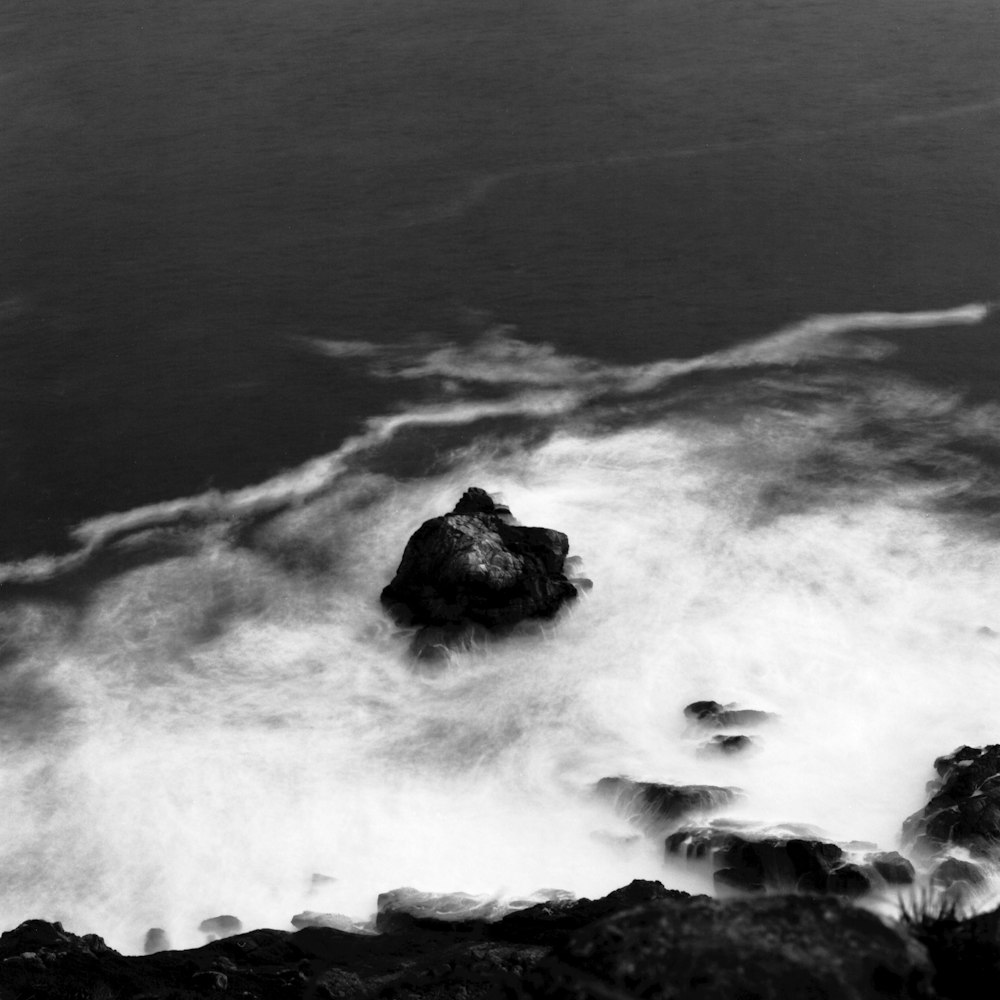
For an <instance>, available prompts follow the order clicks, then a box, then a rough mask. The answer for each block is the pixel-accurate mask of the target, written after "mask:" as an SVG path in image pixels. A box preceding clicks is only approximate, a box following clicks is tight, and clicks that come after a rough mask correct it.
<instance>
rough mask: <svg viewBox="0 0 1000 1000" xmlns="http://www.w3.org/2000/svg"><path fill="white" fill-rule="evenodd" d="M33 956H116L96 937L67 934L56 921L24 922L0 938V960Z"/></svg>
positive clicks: (113, 951)
mask: <svg viewBox="0 0 1000 1000" xmlns="http://www.w3.org/2000/svg"><path fill="white" fill-rule="evenodd" d="M29 952H33V953H37V954H39V955H41V956H42V957H43V958H44V957H45V956H47V955H52V956H58V955H66V954H77V955H91V956H100V955H105V954H108V955H117V954H118V952H116V951H115V950H114V949H113V948H109V947H108V945H107V944H105V943H104V939H103V938H100V937H98V936H97V935H96V934H83V935H79V934H71V933H70V932H69V931H67V930H64V929H63V925H62V924H61V923H59V922H58V921H55V922H52V923H50V922H49V921H47V920H25V921H24V922H23V923H21V924H18V926H17V927H15V928H14V929H13V930H9V931H4V933H3V934H0V958H2V957H5V956H9V955H23V954H26V953H29Z"/></svg>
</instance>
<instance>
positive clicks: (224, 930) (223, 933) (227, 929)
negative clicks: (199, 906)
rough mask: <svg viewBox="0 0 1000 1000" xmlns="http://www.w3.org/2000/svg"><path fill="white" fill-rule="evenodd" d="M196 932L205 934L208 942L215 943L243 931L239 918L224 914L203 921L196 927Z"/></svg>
mask: <svg viewBox="0 0 1000 1000" xmlns="http://www.w3.org/2000/svg"><path fill="white" fill-rule="evenodd" d="M198 930H200V931H203V932H204V933H205V934H207V935H208V936H209V940H210V941H215V940H217V939H218V938H226V937H232V935H233V934H239V932H240V931H241V930H243V921H241V920H240V918H239V917H234V916H232V915H230V914H228V913H224V914H222V915H221V916H218V917H209V918H208V920H203V921H202V922H201V923H200V924H199V925H198Z"/></svg>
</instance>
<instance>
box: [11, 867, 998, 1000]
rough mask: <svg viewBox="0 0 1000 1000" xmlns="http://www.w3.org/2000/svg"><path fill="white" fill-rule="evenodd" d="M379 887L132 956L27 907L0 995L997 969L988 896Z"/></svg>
mask: <svg viewBox="0 0 1000 1000" xmlns="http://www.w3.org/2000/svg"><path fill="white" fill-rule="evenodd" d="M388 895H389V896H391V897H392V900H391V901H390V902H386V901H385V900H382V901H380V906H381V908H380V913H379V917H378V923H377V926H378V932H377V933H351V932H348V931H343V930H338V929H336V928H333V927H322V926H310V927H304V928H302V929H301V930H298V931H294V932H292V931H284V930H266V929H265V930H255V931H251V932H249V933H238V934H234V935H231V936H228V937H224V938H220V939H218V940H216V941H212V942H210V943H209V944H206V945H205V946H203V947H201V948H196V949H191V950H187V951H163V952H158V953H155V954H152V955H144V956H125V955H121V954H119V953H118V952H116V951H114V950H113V949H111V948H109V947H108V946H107V945H106V944H105V943H104V941H103V940H102V939H101V938H99V937H98V936H96V935H93V934H88V935H84V936H78V935H75V934H70V933H67V932H66V931H65V930H63V928H62V927H61V925H60V924H58V923H46V922H44V921H41V920H30V921H27V922H25V923H23V924H22V925H21V926H19V927H18V928H16V929H14V930H11V931H7V932H6V933H4V934H3V935H0V998H2V1000H35V998H37V1000H41V998H46V1000H85V998H86V1000H194V998H197V997H204V996H220V997H223V996H228V997H238V998H242V1000H334V998H336V1000H341V998H344V1000H346V998H358V1000H374V998H399V1000H477V998H482V1000H532V998H547V1000H640V998H643V1000H657V998H662V1000H688V998H690V1000H696V998H697V1000H730V998H737V997H746V998H750V997H753V998H758V1000H788V998H813V997H815V998H831V1000H833V998H838V1000H839V998H844V1000H868V998H872V1000H875V998H890V997H893V998H913V1000H963V998H966V997H973V996H987V995H993V994H994V992H995V991H996V989H997V988H998V987H1000V965H998V959H1000V941H998V934H997V931H998V922H1000V911H995V912H993V913H990V914H985V915H982V916H978V917H973V918H969V919H965V920H962V919H959V918H957V917H955V916H954V914H952V913H949V912H947V911H939V912H935V913H930V912H925V913H922V914H911V915H910V916H909V918H908V919H904V920H903V921H901V922H898V923H894V924H890V923H888V922H885V921H883V920H882V919H881V918H879V917H878V916H876V915H875V914H873V913H871V912H869V911H868V910H866V909H864V908H862V907H860V906H857V905H854V904H852V903H850V902H848V901H845V900H843V899H841V898H838V897H836V896H831V895H814V894H785V893H782V894H775V895H771V894H767V895H758V896H748V897H745V898H732V899H726V900H719V899H712V898H709V897H707V896H690V895H688V894H687V893H683V892H678V891H673V890H668V889H665V888H664V887H663V886H662V885H661V884H660V883H659V882H648V881H646V882H642V881H635V882H632V883H631V884H630V885H628V886H625V887H623V888H621V889H618V890H616V891H615V892H613V893H610V894H609V895H608V896H605V897H603V898H602V899H598V900H587V899H583V900H575V901H559V902H554V903H544V904H537V905H535V906H533V907H530V908H526V909H524V910H521V911H517V912H515V913H511V914H508V915H507V916H505V917H503V918H501V919H499V920H495V921H486V920H482V919H472V920H462V919H459V920H447V919H437V918H433V917H428V916H426V915H423V914H422V912H421V907H420V906H417V907H413V906H410V905H408V904H407V902H406V899H405V892H404V893H403V898H401V897H400V895H399V894H398V893H397V894H388ZM418 895H419V894H418Z"/></svg>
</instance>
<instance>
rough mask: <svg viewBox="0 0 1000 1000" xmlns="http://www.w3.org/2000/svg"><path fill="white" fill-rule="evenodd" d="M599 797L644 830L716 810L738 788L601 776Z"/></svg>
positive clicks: (735, 795)
mask: <svg viewBox="0 0 1000 1000" xmlns="http://www.w3.org/2000/svg"><path fill="white" fill-rule="evenodd" d="M594 791H595V792H596V793H597V794H598V795H599V796H601V798H604V799H607V800H609V801H610V802H611V803H612V804H613V805H614V807H615V809H616V810H617V811H618V812H620V813H622V814H624V815H625V816H627V817H628V819H629V820H630V821H631V822H633V823H635V825H636V826H639V827H642V828H643V829H645V830H659V829H661V828H663V827H669V826H670V825H676V824H678V823H679V822H680V821H681V820H683V819H686V818H688V817H689V816H693V815H704V814H706V813H711V812H716V811H717V810H719V809H723V808H725V807H726V806H729V805H732V804H733V803H734V802H736V801H737V799H739V798H740V797H741V796H742V795H743V792H742V791H741V790H740V789H739V788H725V787H720V786H717V785H664V784H660V783H658V782H654V781H633V780H632V779H631V778H625V777H621V776H619V777H616V778H601V780H600V781H598V782H597V784H596V785H595V786H594Z"/></svg>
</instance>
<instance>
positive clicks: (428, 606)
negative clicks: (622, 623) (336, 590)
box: [382, 487, 577, 652]
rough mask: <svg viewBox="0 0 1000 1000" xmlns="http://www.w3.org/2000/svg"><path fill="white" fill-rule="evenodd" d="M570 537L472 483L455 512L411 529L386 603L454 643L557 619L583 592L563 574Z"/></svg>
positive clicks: (437, 638)
mask: <svg viewBox="0 0 1000 1000" xmlns="http://www.w3.org/2000/svg"><path fill="white" fill-rule="evenodd" d="M568 551H569V540H568V539H567V537H566V536H565V535H564V534H563V533H562V532H561V531H553V530H552V529H551V528H527V527H524V526H523V525H520V524H517V523H515V522H514V520H513V518H512V517H511V515H510V511H509V510H508V509H507V508H506V507H502V506H499V505H498V504H496V503H494V501H493V499H492V498H491V497H490V495H489V494H488V493H486V491H485V490H481V489H479V488H478V487H472V488H471V489H469V490H467V491H466V492H465V493H464V494H463V496H462V498H461V499H460V500H459V501H458V503H457V504H456V505H455V509H454V510H453V511H452V512H451V513H450V514H445V515H444V516H443V517H435V518H431V520H429V521H425V522H424V523H423V524H422V525H421V526H420V527H419V528H418V529H417V530H416V531H415V532H414V534H413V535H412V537H411V538H410V540H409V542H407V544H406V548H405V550H404V552H403V558H402V560H401V562H400V564H399V569H398V570H397V571H396V575H395V577H394V578H393V580H392V582H391V583H390V584H389V585H388V586H387V587H386V588H385V589H384V590H383V591H382V603H383V604H384V605H385V607H386V608H387V610H388V611H389V613H390V614H391V615H392V616H393V618H394V619H395V620H396V621H397V622H398V623H399V624H401V625H418V626H423V627H424V628H425V629H427V630H432V631H429V632H428V635H429V637H430V641H427V637H425V640H424V641H418V643H417V645H416V647H415V648H416V649H417V651H418V652H419V651H420V650H422V649H429V648H431V647H434V646H439V645H440V646H450V645H455V644H456V643H457V642H461V641H462V639H463V638H464V637H466V636H467V635H468V634H469V633H470V631H471V630H475V629H477V628H478V629H485V630H503V629H509V628H510V627H512V626H514V625H517V624H518V623H519V622H523V621H525V620H527V619H535V618H551V617H552V616H553V615H555V614H556V612H557V611H558V610H559V609H560V608H561V607H562V606H563V604H565V602H566V601H569V600H572V599H573V598H575V597H576V596H577V588H576V587H575V586H574V585H573V583H571V582H570V580H569V579H568V578H567V577H566V575H565V573H564V568H565V563H566V554H567V552H568Z"/></svg>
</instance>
